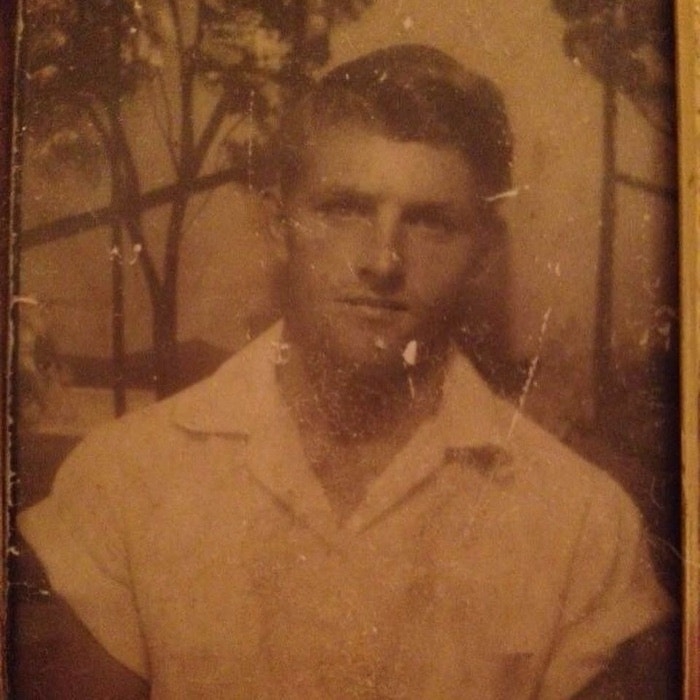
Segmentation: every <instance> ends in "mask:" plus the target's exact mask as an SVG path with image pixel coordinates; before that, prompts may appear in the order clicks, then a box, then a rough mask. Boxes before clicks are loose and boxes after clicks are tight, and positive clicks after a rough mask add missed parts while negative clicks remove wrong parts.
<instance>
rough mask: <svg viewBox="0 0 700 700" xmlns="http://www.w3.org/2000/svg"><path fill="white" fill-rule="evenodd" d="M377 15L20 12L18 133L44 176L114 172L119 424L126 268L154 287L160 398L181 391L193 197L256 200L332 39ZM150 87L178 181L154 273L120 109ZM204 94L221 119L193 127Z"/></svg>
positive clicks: (166, 8)
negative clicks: (248, 193)
mask: <svg viewBox="0 0 700 700" xmlns="http://www.w3.org/2000/svg"><path fill="white" fill-rule="evenodd" d="M372 1H373V0H190V1H185V0H27V2H26V3H25V5H24V33H23V51H24V58H23V64H24V66H25V73H24V74H25V76H26V82H25V85H24V86H23V95H24V105H23V110H22V113H23V119H24V126H25V127H26V128H27V129H28V130H29V133H30V134H31V135H32V136H33V138H34V139H36V140H37V141H38V142H39V143H41V144H42V146H41V151H42V153H43V155H44V162H45V166H46V167H47V168H55V169H56V170H57V172H58V171H60V169H61V168H65V167H66V166H69V167H73V168H76V169H77V170H78V171H80V172H82V173H84V174H85V175H86V177H87V178H88V179H89V178H91V177H94V175H95V171H96V169H98V168H99V167H100V164H101V163H102V162H104V160H105V159H106V161H107V162H108V164H109V175H110V182H111V202H110V206H109V216H108V217H107V220H108V221H109V224H110V226H111V259H112V287H113V290H112V294H113V322H112V348H113V358H114V375H115V378H114V382H115V393H114V395H115V411H116V413H122V412H123V411H124V409H125V391H124V377H123V374H124V359H125V347H124V297H123V277H122V275H123V270H122V266H123V264H124V259H125V257H129V256H130V255H134V256H135V257H137V259H138V261H139V264H140V266H141V270H142V271H143V275H144V277H145V280H146V284H147V287H148V291H149V298H150V301H151V304H152V309H153V331H152V333H153V335H152V339H153V356H154V376H155V389H156V393H157V394H158V396H165V395H167V394H169V393H171V392H172V391H173V390H174V389H176V388H177V387H178V376H179V370H178V358H177V341H178V339H177V319H178V297H177V291H178V272H179V266H180V248H181V244H182V241H183V236H184V233H185V230H186V226H185V216H186V212H187V207H188V203H189V202H190V199H191V197H192V195H193V194H194V192H196V191H201V190H202V189H206V188H212V187H215V186H217V185H219V184H222V183H224V182H235V183H239V184H240V185H242V186H245V187H247V188H254V187H256V186H258V185H259V184H260V183H261V181H262V180H264V178H265V175H266V173H267V172H268V171H269V169H268V167H267V162H268V161H269V159H270V157H271V150H272V149H271V144H272V143H273V142H274V134H275V130H276V128H277V126H278V121H279V120H278V116H279V112H280V108H281V106H282V105H283V103H284V101H285V100H287V99H289V98H290V97H292V95H293V93H294V92H295V91H297V90H300V89H302V88H303V87H304V86H305V85H306V84H307V83H308V81H310V80H311V79H312V75H313V72H314V71H315V70H317V69H318V68H319V67H321V66H323V65H324V64H325V63H326V62H327V61H328V59H329V33H330V30H331V29H332V27H333V26H334V25H337V24H338V23H341V22H344V21H349V20H353V19H357V18H358V17H359V16H360V15H361V13H362V12H363V10H364V9H365V8H366V7H367V6H369V5H370V4H371V3H372ZM173 57H174V59H173ZM173 62H174V63H175V64H176V65H175V66H174V71H173V66H172V65H170V64H171V63H173ZM173 75H174V76H175V77H174V79H172V77H171V76H173ZM173 85H174V86H175V89H173ZM143 86H146V88H147V89H148V90H151V91H153V92H154V93H157V96H158V99H159V100H160V102H161V104H163V105H165V108H164V110H163V112H164V116H162V118H161V119H160V120H159V127H160V131H161V135H162V137H163V139H164V142H165V144H166V146H167V151H168V154H169V158H170V160H171V165H172V170H173V172H174V182H173V184H172V186H171V187H169V188H167V191H166V192H165V198H164V199H165V202H164V203H169V204H170V211H169V220H168V224H167V231H166V232H165V245H164V252H163V256H164V257H163V259H162V260H160V261H159V260H156V259H155V257H154V256H155V253H154V251H153V250H152V249H151V247H149V244H148V241H147V239H146V237H145V236H144V227H143V223H142V214H143V211H144V210H145V207H146V206H147V204H148V203H149V201H150V200H152V199H154V196H153V193H152V192H150V193H149V192H145V191H144V187H143V185H142V182H141V177H140V173H139V170H138V168H137V161H138V159H137V157H136V151H135V149H136V148H138V144H137V143H133V142H130V140H129V138H128V133H127V131H126V129H125V119H124V109H123V105H124V103H125V100H127V99H128V98H129V96H130V95H133V94H134V93H135V91H136V90H137V89H142V88H143ZM202 89H204V90H206V91H207V92H208V94H209V96H210V97H211V98H212V99H213V103H214V106H213V108H212V109H211V110H210V111H209V112H208V116H207V117H206V119H205V122H204V124H203V125H198V124H196V118H197V116H196V115H197V99H196V94H197V92H198V91H200V92H201V90H202ZM222 131H225V133H224V134H222ZM222 140H223V143H224V145H225V150H226V153H227V159H226V161H227V162H226V164H225V166H223V167H222V168H220V169H218V170H217V171H216V172H214V173H207V174H206V176H205V175H204V173H203V167H204V165H205V161H206V160H207V157H208V156H209V155H210V152H211V150H212V146H213V144H214V143H215V142H216V143H218V144H221V143H222ZM161 195H163V193H162V192H161ZM161 199H163V197H161ZM151 203H152V202H151ZM158 263H160V264H158Z"/></svg>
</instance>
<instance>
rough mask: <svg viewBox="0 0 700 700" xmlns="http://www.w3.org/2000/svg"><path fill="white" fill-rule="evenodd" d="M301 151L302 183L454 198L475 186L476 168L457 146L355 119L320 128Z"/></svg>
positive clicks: (336, 188)
mask: <svg viewBox="0 0 700 700" xmlns="http://www.w3.org/2000/svg"><path fill="white" fill-rule="evenodd" d="M300 156H301V158H300V165H301V168H300V172H299V180H298V182H297V189H298V188H299V187H304V186H305V187H314V188H322V189H323V190H324V191H327V192H332V191H336V192H343V191H351V190H354V191H357V192H364V193H368V194H370V193H372V192H375V191H377V190H381V191H391V190H394V191H396V192H397V193H400V192H410V193H412V194H413V195H414V196H417V197H420V196H421V193H422V196H426V197H427V198H429V199H433V198H434V197H435V196H436V195H439V196H440V197H441V198H447V199H449V198H454V197H458V198H461V197H462V196H464V195H465V194H469V192H470V191H471V190H472V189H473V188H474V173H473V169H472V167H471V165H470V163H469V162H468V161H467V159H466V158H465V157H464V155H463V154H462V152H461V151H460V150H459V149H457V148H456V147H452V146H448V145H444V144H433V143H431V142H426V141H404V140H398V139H395V138H392V137H390V136H389V135H386V134H383V133H382V132H381V131H380V130H378V129H372V128H363V127H362V126H360V125H357V124H354V123H349V124H348V123H346V124H338V125H333V126H329V127H326V128H324V129H322V130H320V131H318V132H317V133H316V135H315V136H314V138H313V139H311V140H309V142H308V143H307V144H306V146H305V147H304V149H303V151H302V152H301V154H300Z"/></svg>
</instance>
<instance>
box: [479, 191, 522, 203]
mask: <svg viewBox="0 0 700 700" xmlns="http://www.w3.org/2000/svg"><path fill="white" fill-rule="evenodd" d="M519 194H520V188H519V187H514V188H513V189H512V190H505V191H504V192H499V193H498V194H492V195H491V196H490V197H484V201H485V202H498V201H499V200H500V199H512V198H513V197H517V196H518V195H519Z"/></svg>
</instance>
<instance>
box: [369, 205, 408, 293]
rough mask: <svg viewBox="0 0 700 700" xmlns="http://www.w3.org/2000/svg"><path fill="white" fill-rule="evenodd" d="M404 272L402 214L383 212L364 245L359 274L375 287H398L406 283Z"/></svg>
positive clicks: (393, 209) (376, 220)
mask: <svg viewBox="0 0 700 700" xmlns="http://www.w3.org/2000/svg"><path fill="white" fill-rule="evenodd" d="M404 272H405V268H404V259H403V240H402V232H401V215H400V211H398V210H397V209H396V208H394V207H386V208H384V209H382V208H380V209H379V211H378V212H377V216H376V218H375V221H374V226H373V227H372V230H371V231H368V235H367V237H366V240H365V241H364V245H363V249H362V252H361V258H360V261H359V265H358V273H359V274H360V276H361V277H364V278H367V279H368V281H370V282H373V283H375V284H377V283H380V284H382V285H389V286H395V285H397V284H400V283H401V281H402V280H403V276H404Z"/></svg>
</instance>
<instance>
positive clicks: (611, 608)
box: [539, 484, 676, 700]
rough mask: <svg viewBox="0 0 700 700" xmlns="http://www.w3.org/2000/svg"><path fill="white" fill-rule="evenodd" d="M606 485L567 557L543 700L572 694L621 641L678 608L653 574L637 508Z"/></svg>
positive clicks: (607, 660) (661, 620) (602, 664)
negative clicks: (564, 586)
mask: <svg viewBox="0 0 700 700" xmlns="http://www.w3.org/2000/svg"><path fill="white" fill-rule="evenodd" d="M609 486H611V488H607V489H605V492H604V493H602V494H598V495H597V497H596V498H595V499H594V501H593V502H592V505H591V507H590V509H589V510H588V513H587V517H586V519H585V522H584V525H583V528H582V531H581V535H580V538H579V541H578V546H577V547H576V549H575V552H574V555H573V559H572V562H571V567H570V577H569V586H568V590H567V595H566V597H565V600H564V602H563V611H562V627H561V631H560V633H559V635H558V639H557V640H556V642H555V647H554V652H553V654H552V657H551V659H550V663H549V664H548V668H547V671H546V674H545V678H544V681H543V685H542V692H541V695H540V696H539V697H541V698H543V700H550V699H551V700H554V699H555V698H556V699H560V698H568V697H571V696H573V695H575V693H576V692H578V691H580V690H582V689H583V688H584V687H585V686H586V685H587V684H588V683H589V682H590V681H591V680H592V679H593V678H594V677H595V676H597V675H598V674H599V673H600V672H601V671H603V670H604V668H605V667H606V665H607V664H608V663H609V662H610V660H611V659H612V657H613V656H614V653H615V651H616V649H617V648H618V647H619V645H620V644H622V643H623V642H625V641H627V640H628V639H631V638H632V637H634V636H636V635H638V634H640V633H641V632H643V631H645V630H647V629H649V628H651V627H653V626H654V625H656V624H659V623H661V622H663V621H665V620H667V619H669V618H670V617H672V616H673V615H674V613H675V612H676V611H675V604H674V603H673V601H672V600H671V598H670V596H669V595H668V594H667V593H666V591H665V590H664V589H663V587H662V586H661V585H660V584H659V583H658V581H657V579H656V575H655V572H654V568H653V564H652V562H651V557H650V554H649V548H648V544H647V540H646V536H645V531H644V528H643V524H642V520H641V516H640V514H639V512H638V511H637V509H636V507H635V506H634V505H633V503H632V502H631V500H630V498H629V497H628V496H627V495H626V494H625V493H624V492H623V491H622V489H620V488H619V487H617V485H615V484H609Z"/></svg>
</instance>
